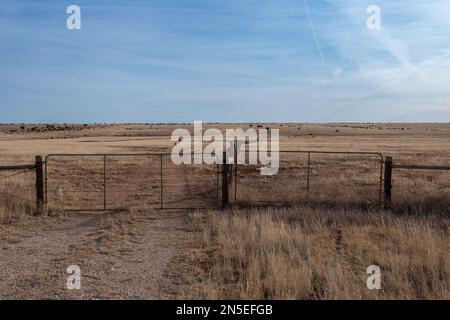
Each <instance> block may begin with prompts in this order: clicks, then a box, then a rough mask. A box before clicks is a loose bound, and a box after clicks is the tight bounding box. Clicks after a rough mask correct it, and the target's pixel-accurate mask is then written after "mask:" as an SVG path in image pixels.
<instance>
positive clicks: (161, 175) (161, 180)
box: [159, 154, 164, 210]
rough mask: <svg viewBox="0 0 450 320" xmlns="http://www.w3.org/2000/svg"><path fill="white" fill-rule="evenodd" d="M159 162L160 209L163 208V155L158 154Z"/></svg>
mask: <svg viewBox="0 0 450 320" xmlns="http://www.w3.org/2000/svg"><path fill="white" fill-rule="evenodd" d="M159 164H160V169H161V170H160V189H161V190H160V191H161V194H160V197H161V210H162V209H164V189H163V188H164V187H163V155H162V154H161V155H160V158H159Z"/></svg>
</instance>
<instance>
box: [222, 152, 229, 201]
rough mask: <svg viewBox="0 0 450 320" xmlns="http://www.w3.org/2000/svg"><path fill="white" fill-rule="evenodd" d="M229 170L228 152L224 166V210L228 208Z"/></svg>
mask: <svg viewBox="0 0 450 320" xmlns="http://www.w3.org/2000/svg"><path fill="white" fill-rule="evenodd" d="M228 168H229V167H228V164H227V152H226V151H225V152H224V153H223V164H222V209H225V208H227V207H228Z"/></svg>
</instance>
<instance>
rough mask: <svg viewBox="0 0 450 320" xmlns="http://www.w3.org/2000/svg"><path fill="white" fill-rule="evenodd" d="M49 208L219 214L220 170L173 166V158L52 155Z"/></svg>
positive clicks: (48, 168)
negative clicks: (211, 211)
mask: <svg viewBox="0 0 450 320" xmlns="http://www.w3.org/2000/svg"><path fill="white" fill-rule="evenodd" d="M45 163H46V165H45V202H46V204H47V205H48V206H51V207H56V208H62V209H65V210H73V211H76V210H109V209H119V208H126V207H132V206H135V207H141V208H155V209H190V208H215V207H218V206H219V203H220V194H219V183H220V181H219V180H220V177H219V173H218V165H175V164H173V162H172V160H171V158H170V154H156V153H155V154H50V155H48V156H47V157H46V160H45Z"/></svg>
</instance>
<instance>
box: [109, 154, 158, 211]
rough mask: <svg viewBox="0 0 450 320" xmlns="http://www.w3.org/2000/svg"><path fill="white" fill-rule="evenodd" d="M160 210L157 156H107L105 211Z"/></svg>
mask: <svg viewBox="0 0 450 320" xmlns="http://www.w3.org/2000/svg"><path fill="white" fill-rule="evenodd" d="M130 206H134V207H141V208H159V207H160V206H161V156H160V155H106V207H107V208H121V207H130Z"/></svg>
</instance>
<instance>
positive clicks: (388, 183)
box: [384, 157, 392, 209]
mask: <svg viewBox="0 0 450 320" xmlns="http://www.w3.org/2000/svg"><path fill="white" fill-rule="evenodd" d="M391 206H392V157H386V159H385V160H384V207H385V208H386V209H389V208H391Z"/></svg>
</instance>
